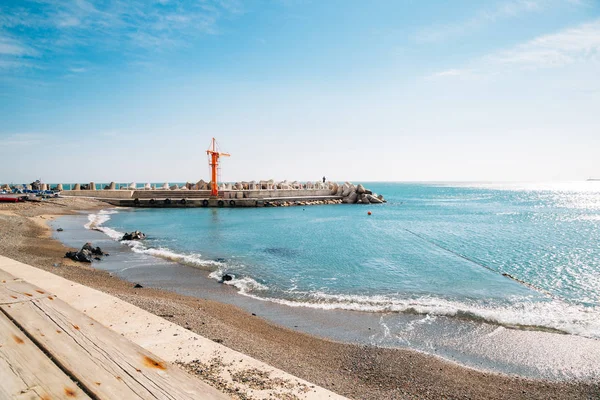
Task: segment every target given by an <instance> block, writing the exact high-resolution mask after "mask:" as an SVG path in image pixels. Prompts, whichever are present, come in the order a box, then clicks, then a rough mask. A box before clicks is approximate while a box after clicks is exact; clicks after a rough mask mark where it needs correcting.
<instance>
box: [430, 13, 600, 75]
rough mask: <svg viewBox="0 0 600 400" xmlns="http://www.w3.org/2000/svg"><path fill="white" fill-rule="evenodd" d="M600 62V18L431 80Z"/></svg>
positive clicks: (537, 39) (477, 61)
mask: <svg viewBox="0 0 600 400" xmlns="http://www.w3.org/2000/svg"><path fill="white" fill-rule="evenodd" d="M598 62H600V19H597V20H594V21H592V22H588V23H584V24H581V25H579V26H577V27H574V28H567V29H564V30H561V31H559V32H556V33H552V34H547V35H542V36H539V37H537V38H534V39H532V40H529V41H527V42H524V43H522V44H519V45H517V46H515V47H513V48H511V49H506V50H501V51H498V52H496V53H493V54H489V55H487V56H484V57H482V58H480V59H478V60H475V61H474V62H473V63H471V64H470V65H469V69H456V68H455V69H447V70H444V71H440V72H437V73H434V74H432V75H430V77H438V78H439V77H455V76H459V75H466V72H472V75H473V76H475V75H483V74H490V73H499V72H502V71H504V72H506V71H510V70H515V69H516V70H537V69H547V68H561V67H565V66H567V65H570V64H575V63H598Z"/></svg>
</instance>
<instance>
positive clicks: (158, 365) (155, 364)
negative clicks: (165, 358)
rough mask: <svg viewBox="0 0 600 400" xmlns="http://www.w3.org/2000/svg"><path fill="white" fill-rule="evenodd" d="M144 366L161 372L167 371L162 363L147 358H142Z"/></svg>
mask: <svg viewBox="0 0 600 400" xmlns="http://www.w3.org/2000/svg"><path fill="white" fill-rule="evenodd" d="M144 365H146V366H147V367H150V368H157V369H162V370H165V369H167V367H166V365H165V363H164V362H160V361H156V360H154V359H152V358H150V357H148V356H144Z"/></svg>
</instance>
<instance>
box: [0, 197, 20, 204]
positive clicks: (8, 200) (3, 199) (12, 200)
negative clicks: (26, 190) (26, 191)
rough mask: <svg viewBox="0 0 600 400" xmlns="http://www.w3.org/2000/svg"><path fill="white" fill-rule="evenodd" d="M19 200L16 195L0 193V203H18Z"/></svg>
mask: <svg viewBox="0 0 600 400" xmlns="http://www.w3.org/2000/svg"><path fill="white" fill-rule="evenodd" d="M19 201H21V198H20V197H17V196H2V195H0V203H18V202H19Z"/></svg>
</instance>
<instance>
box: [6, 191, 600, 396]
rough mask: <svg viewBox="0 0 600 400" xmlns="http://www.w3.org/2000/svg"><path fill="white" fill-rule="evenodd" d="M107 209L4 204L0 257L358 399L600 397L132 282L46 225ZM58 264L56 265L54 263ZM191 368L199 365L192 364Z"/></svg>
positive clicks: (66, 202) (60, 203) (79, 202)
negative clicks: (79, 253) (341, 337)
mask: <svg viewBox="0 0 600 400" xmlns="http://www.w3.org/2000/svg"><path fill="white" fill-rule="evenodd" d="M102 208H107V204H105V203H102V202H99V201H96V200H92V199H84V198H59V199H51V200H49V201H46V202H42V203H0V254H2V255H4V256H7V257H10V258H13V259H16V260H18V261H20V262H23V263H26V264H29V265H33V266H35V267H38V268H41V269H44V270H47V271H50V272H52V273H54V274H56V275H59V276H62V277H64V278H66V279H70V280H73V281H75V282H78V283H81V284H83V285H87V286H90V287H93V288H96V289H98V290H102V291H104V292H107V293H109V294H112V295H114V296H117V297H119V298H121V299H123V300H125V301H128V302H130V303H132V304H134V305H136V306H138V307H141V308H143V309H145V310H147V311H149V312H152V313H154V314H156V315H159V316H162V317H164V318H166V319H168V320H170V321H172V322H174V323H176V324H178V325H181V326H183V327H185V328H188V329H190V330H192V331H194V332H196V333H198V334H200V335H202V336H205V337H207V338H209V339H212V340H215V341H218V342H220V343H222V344H224V345H226V346H228V347H230V348H232V349H235V350H237V351H240V352H242V353H245V354H248V355H249V356H251V357H254V358H257V359H259V360H261V361H264V362H266V363H268V364H271V365H273V366H275V367H277V368H280V369H283V370H284V371H287V372H289V373H291V374H294V375H296V376H298V377H300V378H303V379H306V380H308V381H310V382H313V383H315V384H317V385H320V386H323V387H325V388H327V389H329V390H332V391H334V392H336V393H339V394H341V395H344V396H347V397H350V398H353V399H409V398H410V399H412V398H423V399H440V398H444V399H459V398H460V399H465V398H471V399H519V398H522V399H599V398H600V383H597V384H584V383H576V382H573V383H565V382H549V381H543V380H530V379H523V378H518V377H512V376H505V375H500V374H494V373H486V372H481V371H476V370H473V369H469V368H465V367H462V366H459V365H456V364H454V363H451V362H447V361H445V360H443V359H440V358H437V357H434V356H429V355H425V354H422V353H419V352H416V351H411V350H405V349H383V348H375V347H371V346H358V345H353V344H344V343H337V342H333V341H330V340H325V339H320V338H317V337H314V336H310V335H307V334H303V333H298V332H295V331H292V330H289V329H286V328H282V327H279V326H276V325H274V324H272V323H269V322H266V321H264V320H262V319H261V318H260V317H257V316H253V315H251V314H250V313H248V312H247V311H244V310H241V309H238V308H236V307H234V306H231V305H227V304H221V303H218V302H214V301H210V300H203V299H197V298H192V297H187V296H182V295H178V294H175V293H170V292H166V291H161V290H157V289H148V288H144V289H134V288H133V284H132V283H130V282H126V281H123V280H120V279H118V278H116V277H113V276H112V275H111V274H109V273H108V272H106V271H101V270H96V269H94V268H92V267H90V266H89V265H84V264H80V263H76V262H72V261H70V260H67V259H65V258H63V256H64V254H65V252H66V251H67V250H68V249H67V248H66V247H64V246H63V245H62V244H61V243H60V242H58V241H56V240H54V239H52V237H51V235H50V230H49V228H48V227H47V225H46V222H47V221H48V220H50V219H52V218H55V217H57V216H59V215H66V214H72V213H75V212H77V211H78V210H91V209H102ZM55 265H57V266H55ZM187 367H188V368H187V369H188V370H189V371H190V373H194V371H197V370H198V369H197V368H195V367H196V366H194V365H188V366H187Z"/></svg>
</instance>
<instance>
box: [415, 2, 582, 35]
mask: <svg viewBox="0 0 600 400" xmlns="http://www.w3.org/2000/svg"><path fill="white" fill-rule="evenodd" d="M584 1H585V0H581V1H573V0H508V1H503V2H501V3H499V4H497V5H496V6H495V7H494V8H489V9H484V10H481V11H479V12H477V13H476V14H475V15H473V16H472V17H471V18H468V19H466V20H464V21H461V22H459V23H456V24H450V25H444V26H434V27H429V28H426V29H423V30H420V31H419V32H417V34H416V35H415V40H416V41H417V42H419V43H431V42H441V41H444V40H448V39H449V38H453V37H457V36H462V35H466V34H468V33H470V32H472V31H476V30H478V29H480V28H482V27H484V26H486V25H488V24H491V23H493V22H496V21H498V20H501V19H507V18H515V17H518V16H520V15H523V14H527V13H534V12H541V11H543V10H546V9H549V8H550V7H553V6H557V5H560V4H564V3H568V4H571V5H575V6H582V5H584V3H583V2H584Z"/></svg>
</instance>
